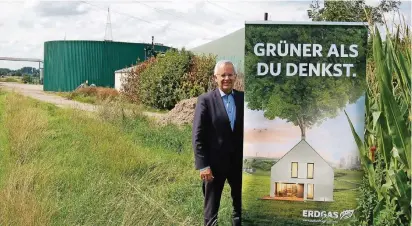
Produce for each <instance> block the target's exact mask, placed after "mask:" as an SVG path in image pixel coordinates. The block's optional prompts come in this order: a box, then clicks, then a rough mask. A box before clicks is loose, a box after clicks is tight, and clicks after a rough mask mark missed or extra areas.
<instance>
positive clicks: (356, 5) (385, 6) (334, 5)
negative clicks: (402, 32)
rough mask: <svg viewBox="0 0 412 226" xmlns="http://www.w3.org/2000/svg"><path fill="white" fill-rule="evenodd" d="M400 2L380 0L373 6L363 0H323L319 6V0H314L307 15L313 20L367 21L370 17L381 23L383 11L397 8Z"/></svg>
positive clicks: (373, 20)
mask: <svg viewBox="0 0 412 226" xmlns="http://www.w3.org/2000/svg"><path fill="white" fill-rule="evenodd" d="M400 4H401V2H400V1H399V0H381V1H380V3H379V5H378V6H376V7H373V6H369V5H367V4H366V3H365V0H347V1H335V0H325V2H324V6H323V7H321V5H320V1H319V0H315V1H313V2H312V4H310V9H309V10H308V16H309V18H311V19H312V20H313V21H338V22H343V21H346V22H361V21H362V22H368V21H369V19H370V20H371V22H373V23H383V15H384V13H387V12H391V11H396V10H398V8H399V5H400Z"/></svg>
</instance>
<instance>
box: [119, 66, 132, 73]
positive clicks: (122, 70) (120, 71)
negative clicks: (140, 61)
mask: <svg viewBox="0 0 412 226" xmlns="http://www.w3.org/2000/svg"><path fill="white" fill-rule="evenodd" d="M135 67H136V66H132V67H127V68H122V69H119V70H117V71H114V73H124V72H130V71H131V70H132V69H133V68H135Z"/></svg>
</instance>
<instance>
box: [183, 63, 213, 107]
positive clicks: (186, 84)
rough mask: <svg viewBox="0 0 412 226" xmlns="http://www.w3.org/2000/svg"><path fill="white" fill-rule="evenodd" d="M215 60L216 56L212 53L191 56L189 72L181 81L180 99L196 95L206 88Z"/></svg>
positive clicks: (208, 84)
mask: <svg viewBox="0 0 412 226" xmlns="http://www.w3.org/2000/svg"><path fill="white" fill-rule="evenodd" d="M215 62H216V57H215V56H213V55H201V56H196V55H195V56H192V58H191V60H190V69H189V72H187V73H186V74H185V75H184V80H183V81H182V83H183V84H182V93H181V96H180V98H179V99H180V100H183V99H190V98H192V97H197V96H199V95H200V94H202V93H204V92H206V91H207V90H208V88H209V86H210V84H211V83H210V82H211V78H212V76H211V75H212V73H213V68H214V65H215Z"/></svg>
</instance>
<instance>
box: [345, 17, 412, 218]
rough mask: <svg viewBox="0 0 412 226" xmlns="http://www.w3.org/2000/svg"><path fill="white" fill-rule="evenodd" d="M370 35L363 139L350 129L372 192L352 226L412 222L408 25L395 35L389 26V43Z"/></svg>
mask: <svg viewBox="0 0 412 226" xmlns="http://www.w3.org/2000/svg"><path fill="white" fill-rule="evenodd" d="M372 38H373V56H374V58H373V60H374V61H373V62H371V64H370V66H369V68H368V90H367V99H366V131H365V141H364V142H362V141H361V140H360V139H359V136H358V134H356V132H355V131H354V130H353V127H352V132H353V134H354V137H355V139H356V141H357V144H358V148H359V152H360V155H361V159H362V165H363V167H364V170H365V172H366V176H365V178H366V179H367V183H366V184H364V185H363V190H364V191H365V192H366V193H369V194H370V195H369V197H366V196H363V197H360V199H359V200H360V201H359V207H358V210H359V212H358V216H357V219H358V221H357V222H356V223H355V224H354V225H410V223H411V215H410V213H411V119H412V115H411V99H410V93H411V71H410V68H411V48H410V45H411V34H410V32H409V26H406V25H405V26H404V27H403V28H402V27H400V28H398V31H397V33H396V34H394V35H392V34H391V33H390V32H389V30H387V36H386V40H385V41H382V39H381V34H380V32H379V30H378V29H377V28H376V30H375V32H374V34H373V36H372ZM348 120H349V123H350V125H351V126H352V123H351V121H350V119H349V117H348ZM370 197H376V198H374V199H373V200H372V199H371V198H370Z"/></svg>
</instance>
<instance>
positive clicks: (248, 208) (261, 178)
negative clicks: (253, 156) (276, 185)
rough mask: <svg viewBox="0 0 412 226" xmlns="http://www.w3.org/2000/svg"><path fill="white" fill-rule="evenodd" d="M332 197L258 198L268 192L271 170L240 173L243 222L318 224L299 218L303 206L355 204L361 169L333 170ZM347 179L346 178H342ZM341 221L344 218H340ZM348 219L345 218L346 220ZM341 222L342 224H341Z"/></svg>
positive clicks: (338, 208) (330, 207) (340, 208)
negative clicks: (324, 199)
mask: <svg viewBox="0 0 412 226" xmlns="http://www.w3.org/2000/svg"><path fill="white" fill-rule="evenodd" d="M335 175H338V177H336V176H335V182H334V188H335V191H334V201H333V202H328V203H323V202H310V201H308V202H296V201H279V200H276V201H274V200H260V198H262V197H264V196H268V195H269V192H270V172H269V171H262V170H257V171H256V173H254V174H248V173H244V174H243V194H244V195H243V208H244V209H245V214H244V215H245V222H246V223H248V224H257V225H259V224H262V225H319V224H320V223H315V224H309V223H305V222H303V221H302V220H301V219H302V218H303V217H302V211H303V210H327V211H337V212H339V213H340V211H343V210H347V209H355V208H356V204H357V203H356V197H357V191H356V190H355V189H356V188H357V187H358V186H359V185H354V184H352V183H348V182H347V181H350V182H354V183H359V181H360V180H361V178H362V177H361V175H362V173H361V172H359V171H350V170H335ZM345 181H346V182H345ZM342 223H343V222H342ZM345 223H347V222H345ZM341 225H344V224H341Z"/></svg>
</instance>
